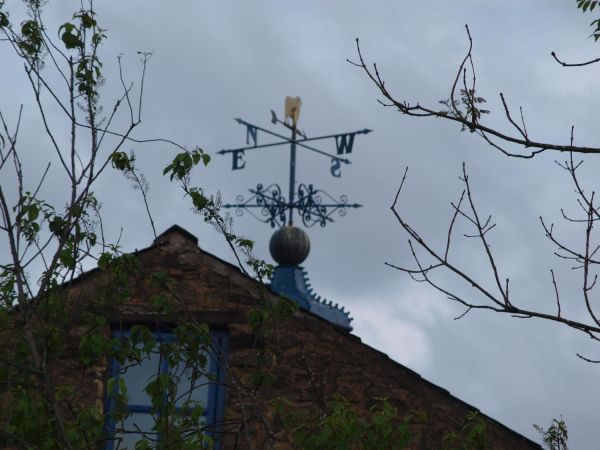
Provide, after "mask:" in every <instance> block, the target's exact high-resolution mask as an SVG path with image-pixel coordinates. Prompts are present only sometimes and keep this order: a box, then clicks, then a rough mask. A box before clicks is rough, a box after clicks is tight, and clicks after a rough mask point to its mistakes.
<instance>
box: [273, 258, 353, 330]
mask: <svg viewBox="0 0 600 450" xmlns="http://www.w3.org/2000/svg"><path fill="white" fill-rule="evenodd" d="M306 275H307V273H306V270H304V268H303V267H300V266H288V265H280V266H277V267H275V270H273V276H272V277H271V289H272V290H273V291H275V292H277V293H278V294H285V295H287V296H288V297H290V298H293V299H294V300H296V301H297V302H298V303H299V304H300V307H301V308H303V309H305V310H307V311H310V312H312V313H313V314H316V315H317V316H319V317H322V318H323V319H325V320H327V321H328V322H330V323H332V324H333V325H335V326H337V327H339V328H342V329H344V330H346V331H352V326H351V325H350V322H351V321H352V320H354V319H352V318H351V317H350V312H349V311H344V307H342V308H341V309H340V308H338V305H337V303H336V304H335V305H333V302H331V301H329V302H327V300H325V299H323V300H321V297H320V296H317V295H315V293H314V292H313V290H312V289H311V288H310V284H309V283H308V277H307V276H306Z"/></svg>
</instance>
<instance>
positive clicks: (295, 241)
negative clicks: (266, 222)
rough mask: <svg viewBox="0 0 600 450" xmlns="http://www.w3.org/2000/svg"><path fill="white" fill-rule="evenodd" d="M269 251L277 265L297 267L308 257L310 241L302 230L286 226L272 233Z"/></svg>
mask: <svg viewBox="0 0 600 450" xmlns="http://www.w3.org/2000/svg"><path fill="white" fill-rule="evenodd" d="M269 250H270V251H271V256H272V257H273V259H274V260H275V261H277V263H279V264H282V265H284V264H285V265H292V266H298V265H300V264H302V262H303V261H304V260H305V259H306V258H307V257H308V253H309V252H310V240H309V239H308V235H307V234H306V233H305V232H304V230H302V229H300V228H296V227H294V226H292V225H288V226H285V227H281V228H279V229H278V230H277V231H275V233H273V236H271V241H270V242H269Z"/></svg>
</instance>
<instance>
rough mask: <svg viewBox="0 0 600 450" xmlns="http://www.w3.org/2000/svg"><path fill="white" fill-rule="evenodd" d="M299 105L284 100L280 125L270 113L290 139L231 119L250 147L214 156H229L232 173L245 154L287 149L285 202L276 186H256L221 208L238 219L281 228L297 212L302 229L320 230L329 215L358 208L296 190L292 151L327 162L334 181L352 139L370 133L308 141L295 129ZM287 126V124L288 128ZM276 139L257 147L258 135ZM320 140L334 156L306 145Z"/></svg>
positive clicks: (315, 191) (305, 187) (344, 199)
mask: <svg viewBox="0 0 600 450" xmlns="http://www.w3.org/2000/svg"><path fill="white" fill-rule="evenodd" d="M301 104H302V102H301V100H300V97H296V98H291V97H286V99H285V118H284V121H283V122H282V121H281V120H279V119H278V118H277V115H276V114H275V112H274V111H273V110H271V115H272V119H271V123H273V124H274V125H276V124H277V123H280V124H281V125H283V126H285V127H286V128H288V129H289V130H290V131H291V132H292V137H291V138H287V137H285V136H282V135H280V134H277V133H273V132H272V131H269V130H265V129H264V128H261V127H257V126H256V125H252V124H250V123H248V122H245V121H243V120H242V119H235V121H236V122H237V123H239V124H241V125H245V126H246V144H247V145H250V140H252V143H253V144H254V145H251V146H249V147H242V148H236V149H232V150H221V151H219V152H217V153H218V154H220V155H224V154H226V153H231V154H232V157H233V160H232V170H241V169H243V168H244V167H246V161H245V159H244V158H245V151H246V150H256V149H259V148H265V147H275V146H278V145H285V144H289V145H290V189H289V196H288V199H287V200H286V198H285V197H283V196H282V195H281V192H282V191H281V188H280V187H279V186H278V185H277V184H274V183H273V184H271V185H269V186H268V187H266V188H265V187H263V185H262V184H258V185H257V186H256V189H249V191H250V193H251V194H252V196H251V197H250V198H249V199H248V200H244V197H243V196H241V195H238V196H237V198H236V200H237V203H236V204H227V205H223V207H225V208H236V214H237V215H239V216H241V215H243V213H244V211H248V212H249V213H250V214H252V215H253V216H254V217H256V218H257V219H258V220H260V221H262V222H265V223H269V224H270V225H271V227H275V226H282V225H285V224H286V213H287V216H288V217H287V224H288V225H292V224H293V217H294V209H296V210H298V214H299V215H300V217H301V219H302V223H303V224H304V226H306V227H312V226H313V225H315V224H317V223H318V224H319V225H321V226H322V227H324V226H325V225H326V224H327V222H333V221H334V220H333V218H332V217H331V215H332V214H333V213H334V212H336V211H338V212H339V214H340V215H341V216H344V215H346V208H360V207H361V206H362V205H358V204H349V203H348V198H347V197H346V196H345V195H342V196H341V197H340V199H339V200H336V199H335V198H333V197H332V196H331V195H329V194H328V193H327V192H325V191H323V190H320V189H314V188H313V185H312V184H309V185H305V184H303V183H301V184H300V185H299V186H298V189H297V190H296V149H297V148H298V147H300V148H303V149H307V150H310V151H312V152H316V153H318V154H320V155H324V156H327V157H328V158H331V168H330V170H331V175H333V176H334V177H336V178H339V177H340V176H341V165H342V164H351V162H350V161H349V160H348V159H346V158H343V157H342V156H343V155H347V154H349V153H352V147H353V145H354V137H355V136H356V135H357V134H367V133H370V132H371V131H373V130H368V129H366V128H365V129H364V130H362V131H354V132H352V133H343V134H333V135H328V136H319V137H314V138H308V137H307V136H306V133H305V132H304V131H300V130H298V128H297V124H298V118H299V116H300V105H301ZM290 122H291V124H290ZM259 131H262V132H263V133H267V134H270V135H272V136H276V137H278V138H281V139H283V141H281V142H275V143H270V144H263V145H258V132H259ZM322 139H335V145H336V149H337V154H336V155H331V154H329V153H327V152H324V151H322V150H319V149H316V148H314V147H311V146H309V145H307V144H306V142H310V141H317V140H322ZM254 208H258V209H260V211H261V214H262V216H263V218H260V217H259V216H258V215H256V214H254V213H253V212H252V209H254Z"/></svg>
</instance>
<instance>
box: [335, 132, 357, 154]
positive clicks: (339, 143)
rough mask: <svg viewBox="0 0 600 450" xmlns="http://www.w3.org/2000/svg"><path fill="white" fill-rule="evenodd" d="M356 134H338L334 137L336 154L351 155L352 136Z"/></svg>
mask: <svg viewBox="0 0 600 450" xmlns="http://www.w3.org/2000/svg"><path fill="white" fill-rule="evenodd" d="M355 135H356V133H349V134H340V135H339V136H336V137H335V146H336V147H337V154H338V155H343V154H344V153H352V146H353V145H354V136H355Z"/></svg>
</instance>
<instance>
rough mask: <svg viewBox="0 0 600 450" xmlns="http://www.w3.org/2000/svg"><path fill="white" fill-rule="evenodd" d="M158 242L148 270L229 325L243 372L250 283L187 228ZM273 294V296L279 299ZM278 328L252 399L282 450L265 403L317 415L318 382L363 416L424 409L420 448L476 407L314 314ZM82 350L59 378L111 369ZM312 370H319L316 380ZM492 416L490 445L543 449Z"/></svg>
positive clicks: (100, 390)
mask: <svg viewBox="0 0 600 450" xmlns="http://www.w3.org/2000/svg"><path fill="white" fill-rule="evenodd" d="M157 244H158V245H155V246H154V247H152V248H150V249H148V250H146V251H143V252H141V253H140V256H141V258H142V260H143V261H144V263H145V264H146V265H147V266H148V267H149V268H151V269H154V270H164V271H165V272H167V273H168V274H169V275H170V276H172V277H173V278H174V279H175V288H174V292H175V293H176V294H177V295H178V296H179V297H180V298H182V299H184V300H185V303H186V305H187V308H189V310H190V311H191V312H192V313H193V314H194V315H195V316H196V317H197V319H198V320H199V321H201V322H206V323H208V324H209V325H210V326H220V327H225V328H226V329H227V331H228V334H229V352H230V353H229V366H230V368H231V370H234V371H238V373H239V371H241V370H243V368H244V367H245V366H246V363H247V361H248V358H249V356H251V354H252V352H253V349H252V346H253V344H254V338H253V336H252V335H251V334H250V333H249V329H248V325H247V324H246V323H245V317H246V315H247V313H248V311H249V310H250V309H251V308H252V307H254V306H256V305H257V302H258V301H259V298H258V296H257V295H256V294H254V293H253V291H252V289H250V288H249V281H248V280H247V279H245V278H244V276H243V275H242V274H241V273H240V271H239V270H238V269H237V268H235V267H234V266H231V265H230V264H228V263H226V262H224V261H221V260H219V259H218V258H215V257H214V256H212V255H210V254H207V253H205V252H203V251H201V250H200V249H199V248H198V246H197V245H196V242H195V241H194V239H192V238H190V236H189V235H186V234H185V233H182V232H178V231H177V230H175V231H171V232H169V233H167V234H165V235H163V236H161V237H159V238H158V240H157ZM100 273H101V272H98V271H96V272H95V273H90V274H89V275H88V276H87V277H85V278H83V279H82V280H81V281H80V287H79V288H78V289H81V290H82V292H87V293H88V295H91V292H92V291H93V289H94V287H93V286H94V283H93V279H94V277H97V276H98V275H99V274H100ZM75 294H76V292H75V291H73V295H75ZM272 295H273V299H275V298H276V295H275V294H272ZM125 309H126V310H125ZM136 313H144V314H145V313H147V311H145V308H144V305H143V302H141V301H140V300H139V299H137V298H135V297H134V298H133V299H132V301H131V302H130V303H128V304H127V305H125V306H124V310H123V311H122V314H121V315H120V316H115V318H113V320H112V324H113V326H115V327H118V326H119V325H120V324H124V323H128V324H131V323H134V322H136V321H137V319H138V318H139V317H140V316H136ZM76 332H78V331H77V329H76V327H75V328H74V333H76ZM79 332H83V330H80V331H79ZM277 333H278V337H277V347H276V350H275V352H274V366H273V373H274V374H275V375H276V376H277V379H276V381H275V383H274V385H273V386H271V387H268V388H266V387H263V388H261V389H260V391H259V393H258V394H257V397H256V401H257V405H258V407H259V408H260V410H261V411H262V412H263V413H264V415H265V417H266V418H267V420H268V421H269V423H270V424H271V426H272V428H273V432H274V434H275V439H276V448H278V449H286V448H292V446H291V444H290V442H289V438H288V437H287V436H285V435H284V433H283V426H282V423H281V421H280V420H279V418H277V417H274V416H273V412H272V407H271V406H270V405H269V404H268V402H269V400H271V399H273V398H277V397H285V398H287V399H288V400H290V401H291V402H292V403H293V404H295V405H296V406H298V407H300V408H302V409H304V410H305V411H307V412H309V411H315V410H316V408H317V406H318V403H319V396H318V395H317V393H316V392H315V388H314V387H315V385H316V387H317V389H318V390H321V391H322V392H323V393H324V395H325V396H329V395H333V394H341V395H343V396H344V397H345V398H346V399H348V400H350V401H351V402H353V403H355V404H356V405H358V406H359V408H360V409H361V411H362V413H363V414H365V415H368V414H369V413H368V409H369V407H370V406H372V404H373V402H372V399H373V398H375V397H382V396H384V397H390V402H391V403H392V404H393V405H394V406H395V407H397V408H398V410H399V412H400V414H401V415H404V414H405V413H406V414H410V411H411V410H418V411H422V412H425V413H426V414H427V416H428V419H429V423H428V424H422V425H415V426H413V437H414V438H415V440H414V442H413V447H412V448H415V449H438V448H440V442H441V439H442V437H443V435H444V434H446V433H447V432H450V431H456V430H460V428H461V427H462V426H464V424H465V417H466V415H467V414H468V413H469V411H471V410H473V409H475V408H474V407H471V406H469V405H467V404H466V403H464V402H462V401H460V400H458V399H456V398H454V397H453V396H451V395H450V394H449V393H448V392H447V391H445V390H444V389H442V388H440V387H438V386H435V385H434V384H432V383H429V382H428V381H426V380H424V379H423V378H421V377H420V376H419V375H418V374H416V373H415V372H413V371H411V370H410V369H408V368H406V367H404V366H402V365H400V364H398V363H396V362H394V361H392V360H391V359H390V358H388V357H387V355H385V354H383V353H381V352H379V351H377V350H375V349H373V348H371V347H369V346H367V345H365V344H363V343H362V342H361V341H360V339H359V338H357V337H356V336H353V335H351V334H348V333H345V332H342V331H339V330H337V329H335V328H334V327H333V326H332V325H331V324H330V323H328V322H326V321H325V320H323V319H321V318H319V317H317V316H314V315H312V314H310V313H307V312H304V311H300V312H299V313H298V314H296V316H295V317H293V318H292V319H291V320H290V321H289V322H286V324H285V326H284V327H282V328H280V329H279V330H278V331H277ZM76 356H77V349H76V348H73V349H70V350H69V351H68V352H66V354H65V364H64V365H63V367H64V371H62V372H61V373H60V374H59V376H60V377H61V378H62V380H63V381H65V380H69V379H73V380H74V381H75V380H77V382H76V383H75V384H79V380H81V377H82V376H83V378H84V379H85V377H86V376H87V377H89V378H92V377H93V375H94V374H98V373H105V372H106V370H107V368H106V364H101V363H99V364H98V365H96V366H95V367H93V368H92V369H88V371H87V373H85V371H82V369H81V367H79V366H78V365H77V364H76V362H75V358H76ZM307 366H308V367H309V368H310V370H311V371H312V372H313V375H314V379H315V380H316V381H315V383H314V384H313V383H311V378H310V376H309V372H308V370H307ZM104 390H105V387H104V385H103V384H102V383H99V382H97V381H96V382H90V383H89V384H88V385H86V386H85V387H84V388H83V389H82V391H81V395H79V396H78V397H77V399H78V402H80V404H86V405H88V406H92V405H93V404H95V405H102V404H103V398H104V395H105V392H104ZM245 404H246V409H247V410H251V409H252V405H251V404H250V402H249V401H246V403H245ZM239 417H240V413H239V405H238V400H237V398H236V397H235V396H233V395H230V393H228V394H227V397H226V406H225V420H226V421H227V420H229V419H236V418H239ZM484 418H486V417H485V416H484ZM486 420H487V423H488V429H489V435H490V438H491V441H492V442H493V443H494V444H495V445H496V447H494V448H497V449H511V450H520V449H540V448H541V447H540V446H539V445H537V444H534V443H533V442H531V441H529V440H526V439H524V438H523V437H522V436H520V435H518V434H516V433H514V432H512V431H511V430H509V429H508V428H506V427H504V426H502V425H500V424H499V423H497V422H495V421H494V420H492V419H489V418H486ZM251 434H252V439H253V440H254V442H256V443H259V444H260V445H263V446H264V448H267V445H266V435H265V433H264V431H263V429H262V428H261V426H255V427H254V428H253V429H252V431H251ZM233 447H234V443H233V438H232V437H231V438H226V439H225V441H224V443H223V447H222V448H223V449H227V448H233ZM242 448H243V446H242Z"/></svg>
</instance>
